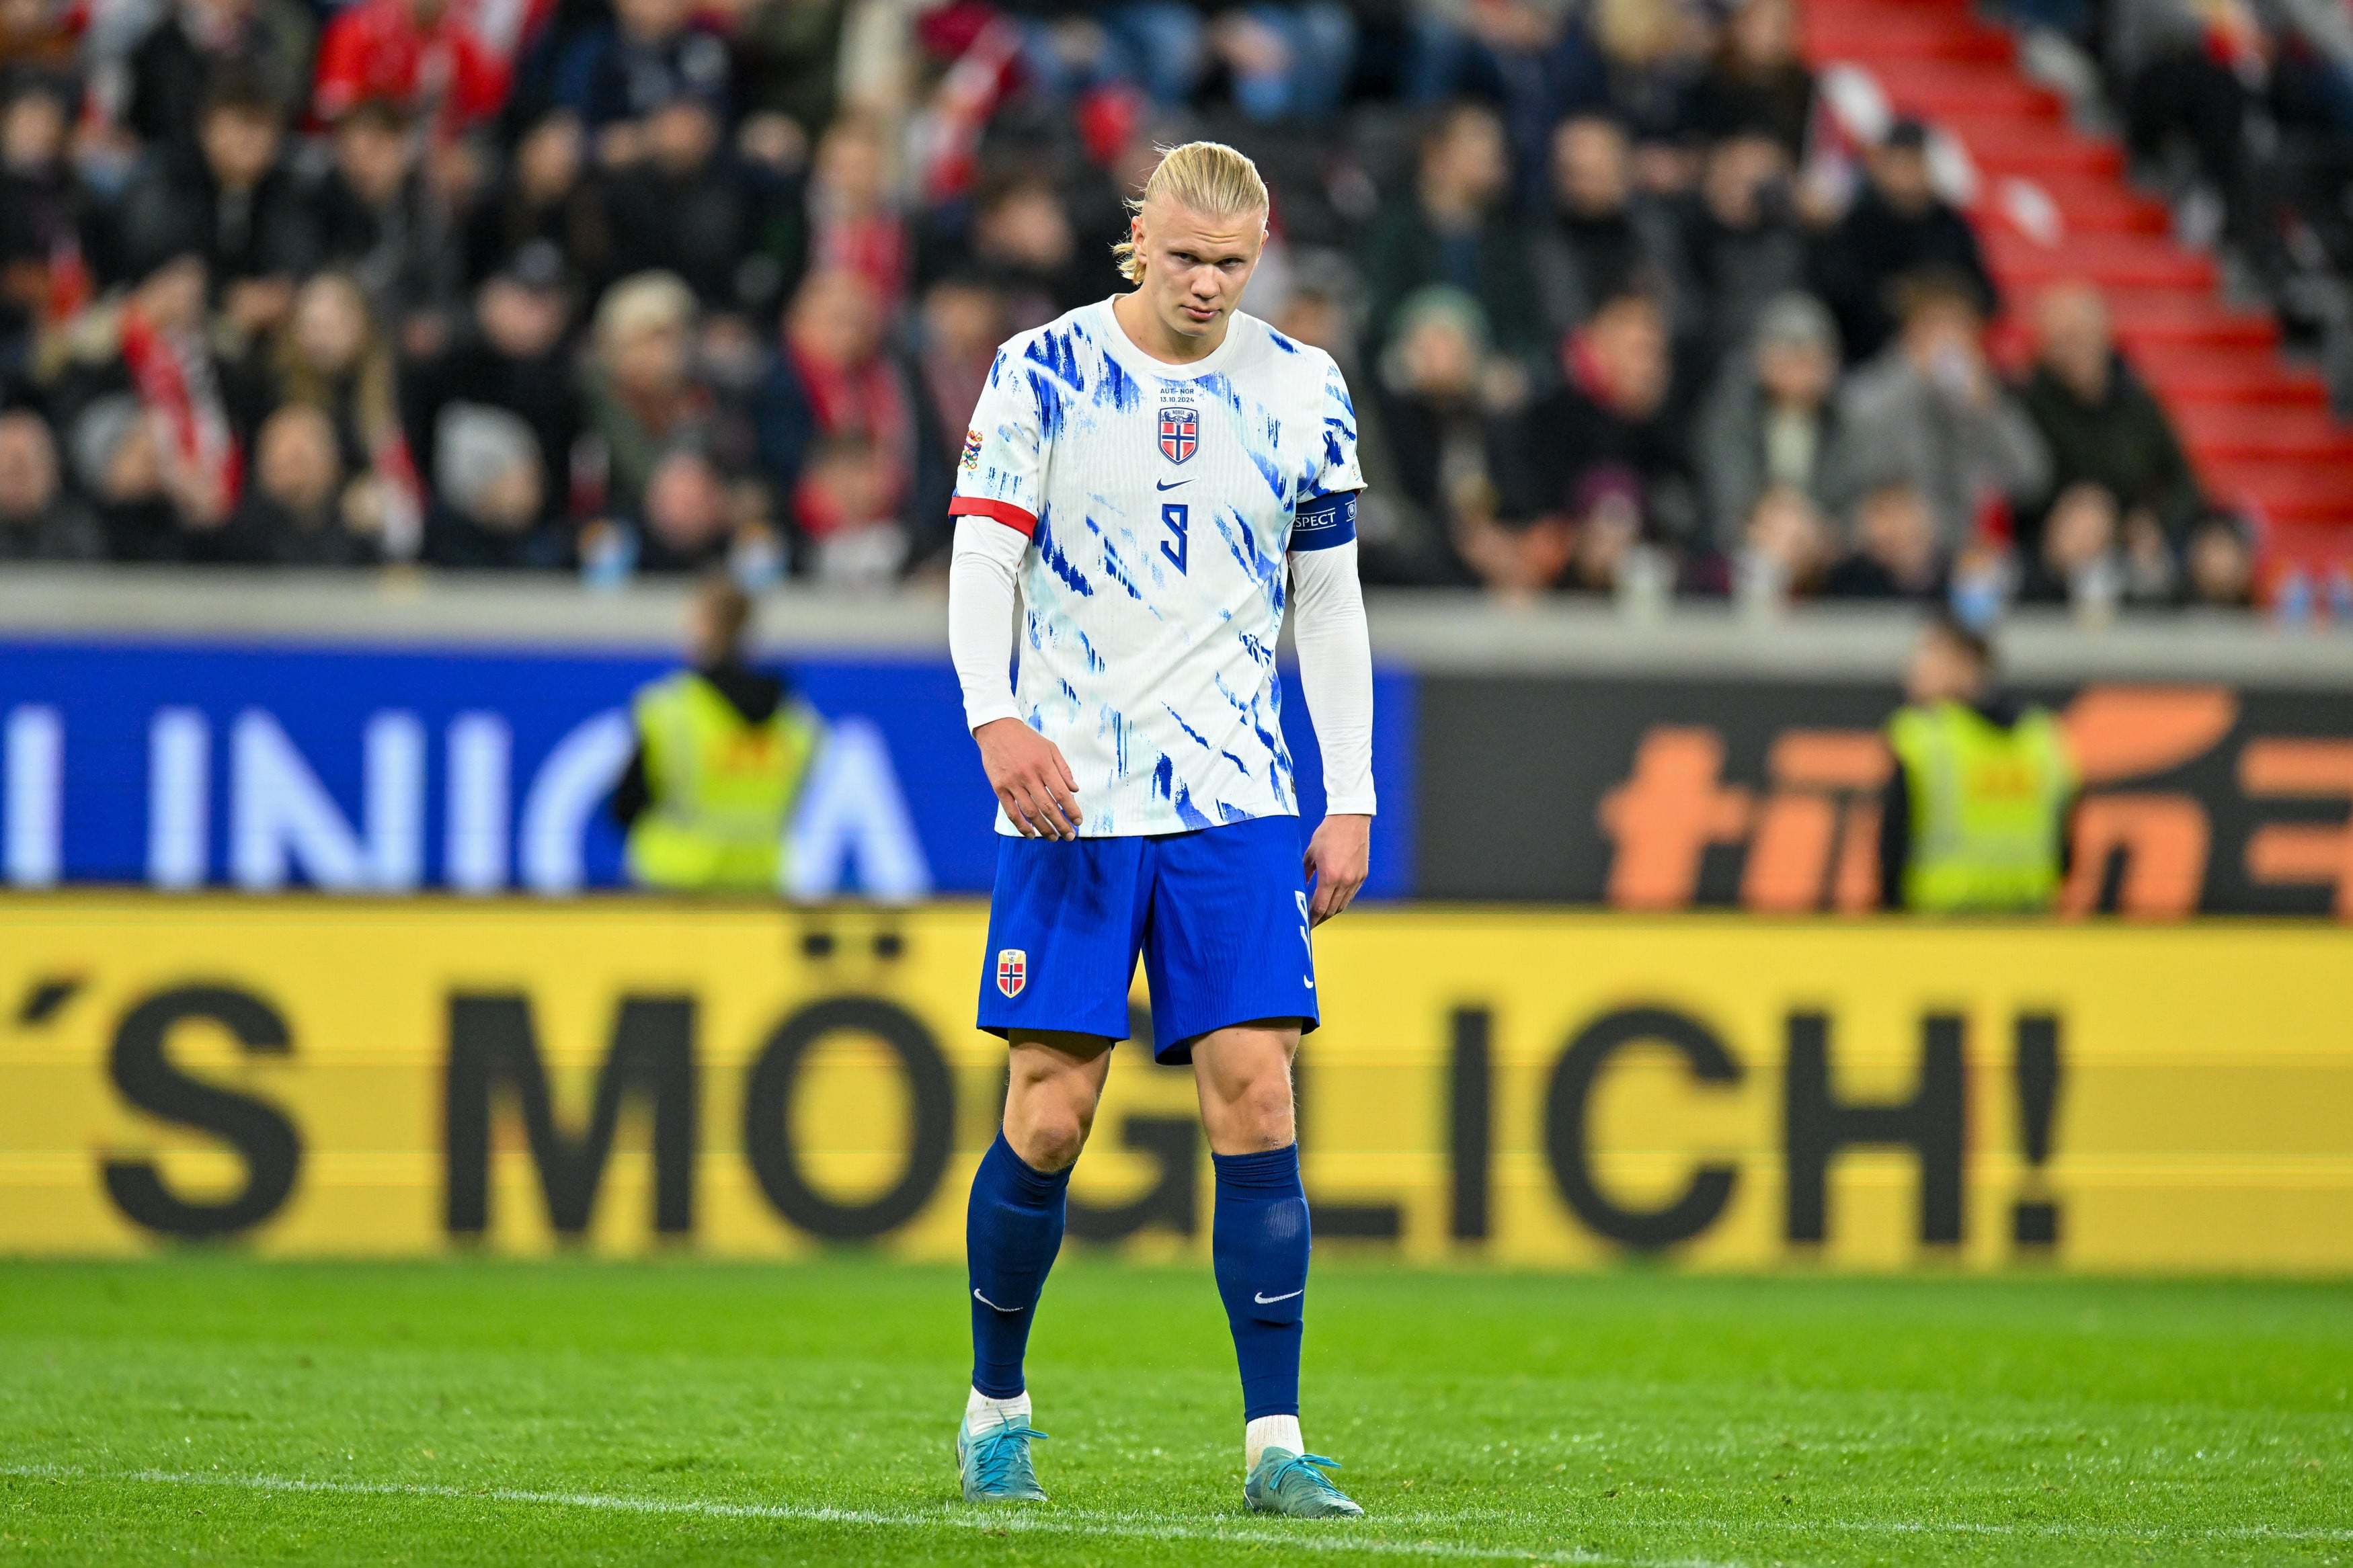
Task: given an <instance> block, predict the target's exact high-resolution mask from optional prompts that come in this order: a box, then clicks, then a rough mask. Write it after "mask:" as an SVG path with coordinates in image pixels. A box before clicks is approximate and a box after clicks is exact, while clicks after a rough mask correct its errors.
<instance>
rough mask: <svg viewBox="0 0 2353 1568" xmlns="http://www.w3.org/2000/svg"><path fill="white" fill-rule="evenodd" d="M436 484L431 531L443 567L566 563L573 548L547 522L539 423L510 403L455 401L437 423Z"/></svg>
mask: <svg viewBox="0 0 2353 1568" xmlns="http://www.w3.org/2000/svg"><path fill="white" fill-rule="evenodd" d="M433 465H434V466H433V479H434V489H436V491H437V492H438V495H439V497H440V504H439V505H438V507H436V508H435V510H434V512H433V516H432V518H431V520H430V521H429V522H428V523H427V528H426V542H425V554H426V559H427V560H429V561H431V562H432V563H434V564H436V565H438V566H476V567H522V566H541V567H546V566H560V565H562V564H564V563H565V556H566V553H567V552H566V551H565V544H564V541H563V539H562V537H561V535H560V533H559V532H558V531H556V530H554V529H553V528H551V527H549V526H547V525H546V522H545V519H546V515H547V510H548V508H547V497H546V496H545V494H544V493H543V490H542V489H541V475H542V474H543V473H544V472H545V464H544V462H543V458H542V457H541V454H540V450H539V443H538V441H537V440H536V439H535V438H534V437H533V436H532V433H531V426H529V425H526V424H524V423H523V421H522V419H521V418H520V417H518V416H515V415H513V414H511V413H509V412H508V411H507V410H505V409H503V408H491V407H486V406H484V405H480V404H475V403H452V404H450V405H448V406H447V407H445V408H443V409H442V410H441V413H440V416H439V417H438V419H437V420H436V421H435V428H434V434H433Z"/></svg>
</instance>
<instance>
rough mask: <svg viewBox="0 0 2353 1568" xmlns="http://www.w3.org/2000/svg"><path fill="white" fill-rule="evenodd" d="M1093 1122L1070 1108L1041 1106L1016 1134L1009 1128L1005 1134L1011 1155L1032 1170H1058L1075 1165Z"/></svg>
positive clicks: (1090, 1118)
mask: <svg viewBox="0 0 2353 1568" xmlns="http://www.w3.org/2000/svg"><path fill="white" fill-rule="evenodd" d="M1092 1120H1093V1119H1092V1117H1089V1116H1086V1115H1083V1114H1082V1113H1081V1112H1080V1111H1079V1110H1077V1109H1076V1108H1074V1107H1071V1106H1067V1105H1053V1106H1041V1107H1039V1108H1037V1109H1036V1110H1033V1112H1032V1113H1031V1115H1030V1116H1029V1118H1028V1119H1027V1124H1026V1125H1025V1126H1023V1127H1022V1128H1020V1129H1019V1130H1018V1131H1016V1130H1015V1129H1013V1128H1011V1127H1009V1126H1008V1128H1007V1130H1006V1131H1007V1136H1008V1140H1009V1141H1010V1142H1012V1144H1013V1152H1015V1153H1017V1154H1018V1155H1020V1156H1021V1159H1022V1162H1023V1163H1025V1164H1027V1165H1029V1168H1030V1169H1031V1170H1033V1171H1060V1170H1062V1169H1064V1168H1065V1167H1067V1166H1069V1165H1071V1164H1073V1163H1076V1162H1077V1160H1078V1157H1079V1151H1080V1150H1082V1149H1083V1148H1085V1147H1086V1144H1087V1133H1088V1131H1090V1123H1091V1122H1092Z"/></svg>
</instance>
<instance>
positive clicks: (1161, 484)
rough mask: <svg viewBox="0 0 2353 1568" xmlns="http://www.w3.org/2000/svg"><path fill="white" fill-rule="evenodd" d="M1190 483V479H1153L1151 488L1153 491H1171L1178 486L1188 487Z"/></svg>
mask: <svg viewBox="0 0 2353 1568" xmlns="http://www.w3.org/2000/svg"><path fill="white" fill-rule="evenodd" d="M1192 482H1193V481H1192V480H1190V479H1155V480H1153V481H1152V488H1153V489H1155V490H1173V489H1176V487H1177V486H1178V485H1189V484H1191V483H1192Z"/></svg>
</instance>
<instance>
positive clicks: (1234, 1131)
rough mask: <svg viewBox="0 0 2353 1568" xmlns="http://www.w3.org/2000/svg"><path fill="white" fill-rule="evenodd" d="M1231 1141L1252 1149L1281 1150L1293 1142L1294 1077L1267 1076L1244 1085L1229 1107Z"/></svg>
mask: <svg viewBox="0 0 2353 1568" xmlns="http://www.w3.org/2000/svg"><path fill="white" fill-rule="evenodd" d="M1229 1113H1230V1114H1229V1123H1228V1128H1227V1133H1228V1138H1229V1141H1230V1142H1238V1143H1241V1144H1245V1145H1247V1146H1248V1147H1250V1148H1251V1149H1280V1148H1282V1146H1283V1145H1285V1144H1287V1143H1289V1142H1293V1137H1294V1134H1293V1129H1292V1113H1291V1075H1290V1074H1288V1073H1267V1074H1264V1075H1261V1076H1260V1077H1257V1078H1254V1079H1251V1080H1250V1082H1249V1083H1248V1084H1246V1085H1244V1086H1243V1088H1242V1091H1241V1092H1240V1094H1239V1095H1237V1096H1235V1098H1234V1100H1233V1101H1232V1103H1231V1104H1230V1106H1229Z"/></svg>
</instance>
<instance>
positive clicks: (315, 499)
mask: <svg viewBox="0 0 2353 1568" xmlns="http://www.w3.org/2000/svg"><path fill="white" fill-rule="evenodd" d="M343 480H344V468H343V457H342V454H341V453H340V452H339V451H338V450H337V446H336V440H335V427H334V425H333V423H332V421H330V420H329V419H328V418H327V416H325V415H324V414H322V413H321V412H320V411H319V410H318V409H316V408H313V407H311V406H310V405H306V404H290V405H287V406H286V407H283V408H280V410H279V411H278V412H277V413H275V414H272V415H271V416H269V418H268V419H267V420H266V421H264V422H263V424H262V426H261V434H260V436H259V437H257V438H256V440H255V442H254V471H253V483H252V485H251V486H249V487H248V489H247V490H246V495H245V499H244V500H242V501H241V502H239V503H238V505H237V511H236V513H235V515H234V516H232V517H231V518H230V519H229V523H228V528H227V535H226V538H225V540H224V543H225V546H226V550H227V553H228V554H230V555H231V556H232V557H233V558H235V559H237V560H239V561H245V562H252V563H260V564H268V565H275V566H356V565H361V564H364V563H368V562H371V561H374V560H375V558H376V551H375V544H374V542H373V541H371V540H370V539H367V538H365V537H363V536H362V535H361V534H360V533H359V532H357V531H354V530H353V528H351V527H349V526H347V524H346V521H345V507H344V483H343ZM356 499H357V498H354V502H355V505H354V510H357V507H356Z"/></svg>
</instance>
